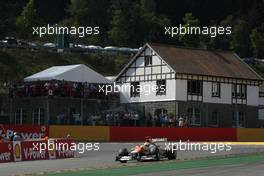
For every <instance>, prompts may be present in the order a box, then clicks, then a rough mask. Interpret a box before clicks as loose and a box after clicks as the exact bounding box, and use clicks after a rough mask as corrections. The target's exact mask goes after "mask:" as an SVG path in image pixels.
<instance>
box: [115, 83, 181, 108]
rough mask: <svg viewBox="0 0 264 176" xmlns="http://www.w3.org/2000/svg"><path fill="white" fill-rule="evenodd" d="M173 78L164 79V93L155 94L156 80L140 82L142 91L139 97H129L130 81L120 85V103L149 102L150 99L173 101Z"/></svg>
mask: <svg viewBox="0 0 264 176" xmlns="http://www.w3.org/2000/svg"><path fill="white" fill-rule="evenodd" d="M175 82H176V81H175V80H166V94H165V95H156V92H155V86H156V81H146V82H140V86H141V88H142V91H141V92H140V96H139V97H130V85H131V84H130V83H125V84H123V85H122V89H121V90H123V91H122V92H121V93H120V101H121V103H132V102H150V101H173V100H175V93H176V92H175Z"/></svg>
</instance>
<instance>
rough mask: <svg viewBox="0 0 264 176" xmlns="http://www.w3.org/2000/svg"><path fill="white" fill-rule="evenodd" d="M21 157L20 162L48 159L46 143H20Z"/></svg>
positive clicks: (41, 141)
mask: <svg viewBox="0 0 264 176" xmlns="http://www.w3.org/2000/svg"><path fill="white" fill-rule="evenodd" d="M41 149H42V150H41ZM21 157H22V161H33V160H46V159H49V154H48V148H47V141H45V140H39V141H23V142H21Z"/></svg>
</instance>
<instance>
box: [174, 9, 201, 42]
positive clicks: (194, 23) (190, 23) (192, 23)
mask: <svg viewBox="0 0 264 176" xmlns="http://www.w3.org/2000/svg"><path fill="white" fill-rule="evenodd" d="M183 22H184V24H183V27H185V28H188V27H198V26H200V21H199V20H198V19H196V18H194V17H193V15H192V13H186V14H185V16H184V18H183ZM179 40H180V41H181V42H182V43H183V44H184V46H188V47H198V46H199V45H200V35H199V34H182V35H180V36H179Z"/></svg>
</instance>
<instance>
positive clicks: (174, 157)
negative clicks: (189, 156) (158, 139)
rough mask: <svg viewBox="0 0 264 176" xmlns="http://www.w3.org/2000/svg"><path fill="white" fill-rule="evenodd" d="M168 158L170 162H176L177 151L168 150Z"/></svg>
mask: <svg viewBox="0 0 264 176" xmlns="http://www.w3.org/2000/svg"><path fill="white" fill-rule="evenodd" d="M167 157H168V159H169V160H174V159H176V158H177V152H176V151H173V152H172V151H171V150H168V151H167Z"/></svg>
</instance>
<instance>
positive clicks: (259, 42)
mask: <svg viewBox="0 0 264 176" xmlns="http://www.w3.org/2000/svg"><path fill="white" fill-rule="evenodd" d="M250 40H251V45H252V49H253V54H254V56H255V57H258V58H261V59H264V23H263V24H262V25H261V27H258V28H255V29H253V30H252V32H251V34H250Z"/></svg>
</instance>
